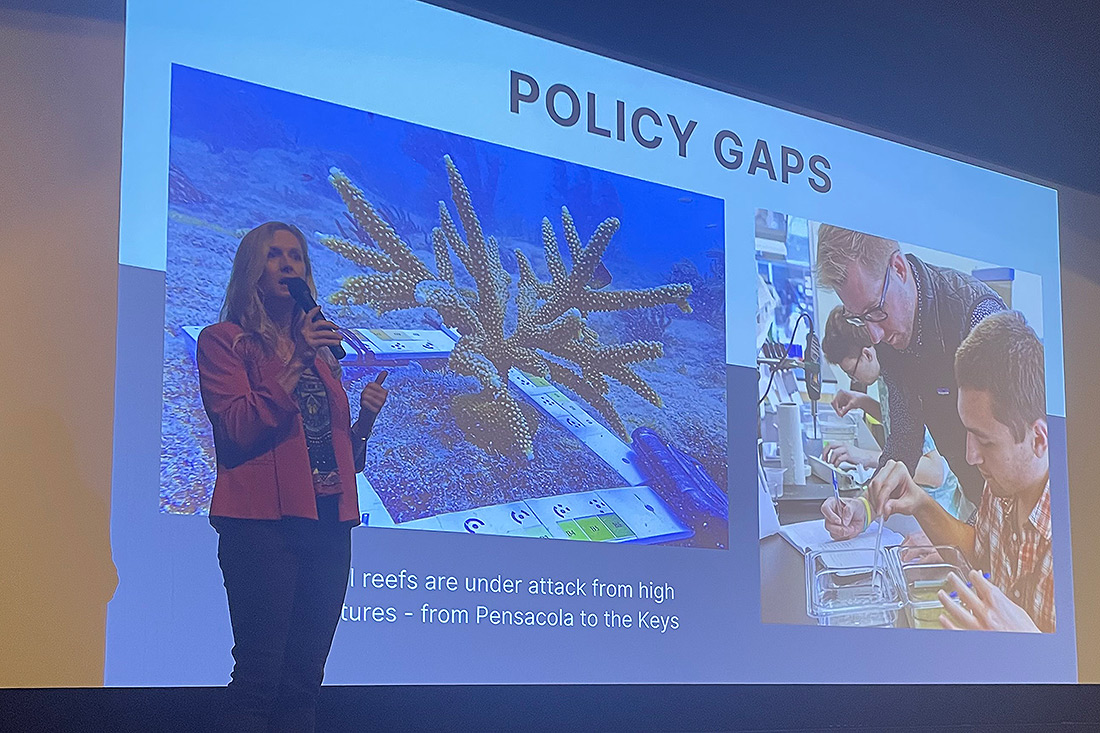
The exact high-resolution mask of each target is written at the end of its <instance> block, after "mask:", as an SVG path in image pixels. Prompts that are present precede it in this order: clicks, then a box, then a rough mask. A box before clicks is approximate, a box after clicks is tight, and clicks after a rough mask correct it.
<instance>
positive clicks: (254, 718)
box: [210, 497, 351, 732]
mask: <svg viewBox="0 0 1100 733" xmlns="http://www.w3.org/2000/svg"><path fill="white" fill-rule="evenodd" d="M336 504H337V498H336V497H324V498H320V499H318V500H317V512H318V516H319V519H318V520H316V521H315V520H312V519H300V518H297V517H288V518H284V519H280V520H257V519H231V518H228V517H211V518H210V523H211V524H212V525H213V526H214V528H215V529H216V530H217V531H218V563H219V564H220V565H221V569H222V577H223V578H224V580H225V593H226V596H227V597H228V599H229V618H230V621H231V622H232V625H233V660H234V665H233V676H232V681H231V682H230V683H229V687H228V689H227V691H226V699H225V708H224V710H223V713H222V716H221V719H220V721H219V723H220V725H219V728H220V729H221V730H226V731H242V732H243V731H269V730H270V731H312V730H314V726H315V723H314V721H315V718H316V709H317V695H318V693H319V692H320V688H321V680H322V679H323V677H324V673H325V660H326V659H327V658H328V652H329V648H330V647H331V646H332V637H333V634H334V633H335V632H336V624H337V623H338V622H339V620H340V612H341V610H342V607H343V603H344V592H345V591H346V589H347V581H348V573H349V571H350V567H351V525H350V524H349V523H347V522H344V523H341V522H339V521H338V519H337V506H336Z"/></svg>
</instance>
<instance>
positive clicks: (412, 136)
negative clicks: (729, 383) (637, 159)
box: [160, 66, 728, 548]
mask: <svg viewBox="0 0 1100 733" xmlns="http://www.w3.org/2000/svg"><path fill="white" fill-rule="evenodd" d="M167 176H168V183H169V186H168V204H169V206H168V222H167V271H166V303H165V350H164V382H163V384H164V399H163V416H162V461H161V485H160V506H161V510H162V511H165V512H169V513H175V514H205V513H206V512H207V511H208V507H209V501H210V494H211V491H212V489H213V483H214V481H213V479H214V469H215V465H214V464H215V458H214V453H213V440H212V438H211V435H210V427H209V423H208V421H207V419H206V416H205V414H204V412H203V408H202V404H201V400H200V398H199V392H198V377H197V371H196V368H195V363H194V345H195V342H194V338H195V334H197V332H198V330H199V329H201V328H202V327H203V326H205V325H207V324H210V323H214V322H216V321H217V320H218V319H219V310H220V308H221V301H222V297H223V295H224V292H225V286H226V283H227V281H228V277H229V272H230V269H231V265H232V259H233V255H234V252H235V251H236V248H237V244H238V242H239V240H240V236H241V235H242V234H243V233H244V232H246V231H248V230H249V229H251V228H252V227H253V226H255V225H257V224H259V223H262V222H264V221H268V220H282V221H286V222H288V223H293V224H295V225H297V226H298V227H299V228H300V229H302V231H304V232H305V233H306V235H307V238H308V240H309V242H308V244H309V247H310V257H311V261H312V266H313V276H314V281H315V283H316V286H317V294H318V301H320V302H322V305H324V306H325V312H326V314H327V315H328V316H329V317H330V318H332V319H333V320H335V321H336V322H337V323H339V324H340V326H341V327H342V328H343V329H346V330H347V331H348V332H349V334H350V336H351V337H352V339H353V340H352V341H351V344H353V346H354V348H352V349H350V350H351V351H352V352H353V353H352V355H351V356H350V357H349V358H348V359H347V360H345V362H344V364H343V366H344V382H345V386H346V388H347V390H348V393H349V394H357V392H358V390H359V389H360V388H361V387H362V385H363V384H364V383H365V382H366V381H369V380H373V379H374V378H375V377H376V376H377V375H378V373H379V372H380V371H381V370H383V369H384V370H386V371H387V372H388V373H389V377H388V379H387V382H386V387H387V388H388V389H389V390H390V397H389V401H388V402H387V405H386V407H385V409H384V410H383V412H382V414H381V415H380V417H379V419H378V422H377V424H376V426H375V428H374V432H373V434H372V436H371V439H370V441H369V444H368V455H367V466H366V469H365V471H364V474H363V476H364V477H365V482H364V485H365V486H367V487H368V489H369V491H370V492H371V495H372V496H373V497H376V498H377V501H378V504H379V507H378V508H377V509H376V512H377V513H378V514H384V515H385V517H386V524H387V526H398V527H400V526H408V527H410V528H414V527H415V528H420V529H431V528H435V526H434V525H432V524H430V523H429V522H428V521H427V520H430V519H431V518H436V517H444V516H452V515H456V513H459V514H460V513H462V512H468V511H470V510H476V509H479V508H485V507H495V506H502V505H503V506H527V505H525V504H522V502H529V503H530V502H538V501H540V500H546V499H551V498H553V497H570V496H571V497H578V496H584V497H589V496H591V497H597V498H593V499H591V501H589V503H590V504H593V505H595V506H597V508H601V511H603V512H604V515H603V516H604V522H603V524H601V525H600V530H601V531H604V530H607V532H608V533H609V534H608V537H612V538H613V539H616V540H627V541H629V540H642V539H644V538H645V537H648V538H649V539H648V540H646V541H656V542H663V543H666V544H677V545H684V546H693V547H707V548H726V547H727V546H728V520H727V515H728V502H727V499H726V493H727V492H726V486H727V425H726V422H727V417H726V412H727V411H726V365H725V353H726V348H725V323H726V312H725V276H724V275H725V267H724V265H725V250H724V231H723V217H724V210H723V202H722V201H721V200H720V199H716V198H713V197H709V196H703V195H700V194H697V193H694V192H689V191H684V190H681V189H675V188H671V187H668V186H663V185H659V184H656V183H652V182H648V181H643V180H639V179H635V178H629V177H626V176H622V175H617V174H613V173H610V172H606V171H601V170H597V169H594V168H590V167H586V166H582V165H578V164H575V163H570V162H567V161H563V160H558V159H555V158H550V157H546V156H541V155H536V154H533V153H529V152H525V151H521V150H515V149H511V148H507V147H503V146H500V145H495V144H491V143H487V142H483V141H480V140H476V139H473V138H469V137H463V136H460V135H455V134H451V133H448V132H444V131H441V130H436V129H433V128H429V127H424V126H420V125H415V124H411V123H408V122H404V121H401V120H396V119H393V118H389V117H385V116H383V115H379V114H374V113H371V112H368V111H363V110H357V109H351V108H347V107H342V106H338V105H335V104H331V103H328V102H323V101H319V100H316V99H311V98H309V97H304V96H300V95H295V94H290V93H288V92H284V91H281V90H277V89H271V88H267V87H263V86H259V85H256V84H251V83H247V82H243V81H239V80H236V79H232V78H229V77H225V76H220V75H216V74H211V73H207V72H203V71H198V70H195V69H190V68H188V67H183V66H174V67H173V73H172V100H171V139H170V154H169V164H168V170H167ZM356 334H358V337H356ZM416 344H420V346H419V347H418V346H416ZM410 345H412V346H410ZM401 349H405V351H401ZM410 349H411V350H410ZM353 402H354V400H353ZM356 407H357V406H355V405H353V410H354V409H356ZM353 417H354V415H353ZM643 486H644V487H646V491H648V492H649V493H647V494H646V496H647V497H650V498H647V499H646V500H645V501H643V502H642V504H644V505H645V507H646V508H647V509H648V510H649V511H651V512H653V513H654V516H655V517H657V516H661V517H665V518H666V520H665V524H666V525H667V526H668V527H669V529H664V530H661V531H657V530H653V531H651V532H650V534H649V535H645V534H644V533H643V532H642V531H640V530H638V529H637V527H635V530H630V528H629V527H627V528H625V529H622V531H621V532H619V531H618V529H617V526H616V525H614V524H613V523H612V522H611V521H610V520H608V519H607V516H611V515H612V513H611V511H610V510H608V509H607V508H606V507H605V506H603V504H602V503H601V501H602V500H601V499H599V498H598V497H604V498H605V499H607V501H609V502H612V504H613V503H614V497H615V496H616V494H615V491H616V490H619V489H622V488H624V487H643ZM362 491H363V490H362V489H361V500H362V496H363V493H362ZM636 493H637V492H636ZM637 495H638V496H641V494H637ZM517 502H519V503H518V504H517ZM567 504H568V502H566V501H565V500H564V499H563V500H562V501H560V502H557V503H552V504H551V505H548V506H552V507H553V510H554V511H555V512H558V515H557V516H558V517H563V516H564V515H563V514H562V513H561V512H563V511H568V509H563V507H565V506H566V505H567ZM532 506H534V504H532ZM532 511H534V510H532ZM535 513H536V514H537V512H535ZM620 514H621V513H620ZM512 516H513V518H515V517H516V516H517V515H516V512H515V511H512ZM524 516H526V514H525V512H523V511H520V513H519V517H520V518H517V519H516V522H519V521H520V519H521V518H523V517H524ZM622 516H623V521H625V523H626V524H628V525H629V524H630V520H629V518H628V517H627V515H625V514H623V515H622ZM566 519H567V518H566ZM615 521H616V522H619V518H618V517H616V518H615ZM371 523H372V524H373V523H374V522H373V521H372V522H371ZM619 524H620V525H621V524H622V522H619ZM468 529H469V527H468ZM674 530H675V531H674ZM556 531H557V530H555V532H556ZM662 532H663V534H662ZM590 534H591V533H590ZM529 536H558V535H557V534H550V533H544V534H538V533H534V534H529ZM592 539H597V538H596V537H595V536H593V537H592ZM600 539H602V538H600Z"/></svg>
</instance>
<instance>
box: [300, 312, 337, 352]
mask: <svg viewBox="0 0 1100 733" xmlns="http://www.w3.org/2000/svg"><path fill="white" fill-rule="evenodd" d="M301 335H302V338H300V339H295V340H294V358H295V359H296V360H297V361H299V362H301V363H302V364H303V365H305V366H310V365H311V364H313V360H314V359H315V358H317V350H318V349H323V348H325V347H326V346H339V345H340V341H341V340H342V339H341V338H340V334H339V332H338V331H337V326H336V324H335V323H333V322H332V321H327V320H325V319H324V318H321V306H317V307H316V308H314V309H313V310H311V311H309V312H308V313H306V318H305V321H304V322H303V323H302V331H301Z"/></svg>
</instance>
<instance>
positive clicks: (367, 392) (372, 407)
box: [359, 371, 390, 419]
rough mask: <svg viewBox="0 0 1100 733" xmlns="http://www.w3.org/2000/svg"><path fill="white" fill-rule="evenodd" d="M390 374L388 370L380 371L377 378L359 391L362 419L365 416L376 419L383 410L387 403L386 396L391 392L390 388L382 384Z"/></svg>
mask: <svg viewBox="0 0 1100 733" xmlns="http://www.w3.org/2000/svg"><path fill="white" fill-rule="evenodd" d="M388 374H389V372H386V371H382V372H380V373H379V374H378V376H377V377H376V378H375V380H374V381H373V382H370V383H369V384H367V386H365V387H363V391H362V392H360V393H359V409H360V410H361V415H360V419H362V418H363V417H369V418H370V419H374V418H375V417H377V416H378V413H379V412H381V411H382V406H383V405H384V404H386V397H388V396H389V393H390V392H389V390H388V389H386V388H385V387H383V386H382V383H383V382H385V381H386V377H387V376H388Z"/></svg>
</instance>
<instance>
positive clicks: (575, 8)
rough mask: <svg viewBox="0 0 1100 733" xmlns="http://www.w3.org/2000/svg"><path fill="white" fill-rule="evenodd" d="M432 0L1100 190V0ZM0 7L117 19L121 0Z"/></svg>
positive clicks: (5, 1) (14, 0) (9, 2)
mask: <svg viewBox="0 0 1100 733" xmlns="http://www.w3.org/2000/svg"><path fill="white" fill-rule="evenodd" d="M380 1H383V2H384V1H385V0H380ZM436 4H441V5H445V6H451V7H462V8H465V9H467V10H468V11H470V12H471V13H472V14H475V15H483V16H485V15H488V16H492V17H495V18H496V19H498V20H501V21H504V22H506V23H507V24H510V25H517V26H520V27H523V28H524V29H527V30H534V31H539V32H541V33H542V34H543V35H548V36H550V37H555V38H558V39H560V40H572V41H574V42H575V43H576V44H577V45H581V46H582V47H585V48H589V49H591V50H598V51H601V52H603V53H606V54H608V55H612V56H615V57H617V58H622V59H624V60H628V61H631V62H634V63H640V64H642V65H646V66H650V67H654V68H659V69H661V70H664V71H667V72H670V73H675V74H677V75H680V76H684V77H687V78H691V79H693V80H696V81H701V82H704V83H710V84H711V85H713V86H719V87H722V88H726V89H730V90H739V91H742V92H743V93H746V94H748V95H750V96H754V97H757V98H763V99H770V100H772V101H775V102H779V103H783V104H785V105H787V106H793V107H797V108H803V109H805V110H811V111H814V112H817V113H820V114H822V115H825V116H833V117H838V118H843V119H846V120H850V121H851V122H853V123H855V124H856V125H858V126H862V127H866V128H873V129H877V130H882V131H885V132H887V133H888V134H890V135H891V136H895V137H899V138H904V139H908V140H912V141H915V142H918V143H921V144H924V145H927V146H933V147H938V148H942V149H944V150H948V151H954V152H956V153H959V154H961V155H964V156H969V157H972V158H977V159H979V160H984V161H988V162H990V163H993V164H995V165H999V166H1003V167H1007V168H1010V169H1013V170H1016V171H1019V172H1021V173H1024V174H1027V175H1030V176H1032V177H1037V178H1041V179H1045V180H1049V181H1052V182H1055V183H1060V184H1064V185H1069V186H1073V187H1075V188H1080V189H1082V190H1085V191H1089V192H1091V193H1095V194H1100V153H1098V145H1097V140H1098V139H1100V2H1095V0H1086V1H1078V2H1063V1H1060V0H1047V1H1045V2H1034V1H1030V2H1018V1H1013V0H984V1H981V2H959V1H958V0H951V1H946V0H918V1H917V2H882V0H875V1H860V2H854V1H853V2H820V1H818V2H783V1H782V0H772V1H771V2H732V1H728V0H675V1H673V0H662V1H660V2H656V1H654V0H539V1H538V2H527V1H524V0H461V2H452V0H437V2H436ZM0 8H9V9H10V8H14V9H20V10H35V11H39V12H47V13H56V14H61V15H73V16H81V17H93V18H100V19H104V20H109V21H121V20H122V19H123V17H124V15H125V3H124V2H123V0H0ZM368 36H369V34H368Z"/></svg>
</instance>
